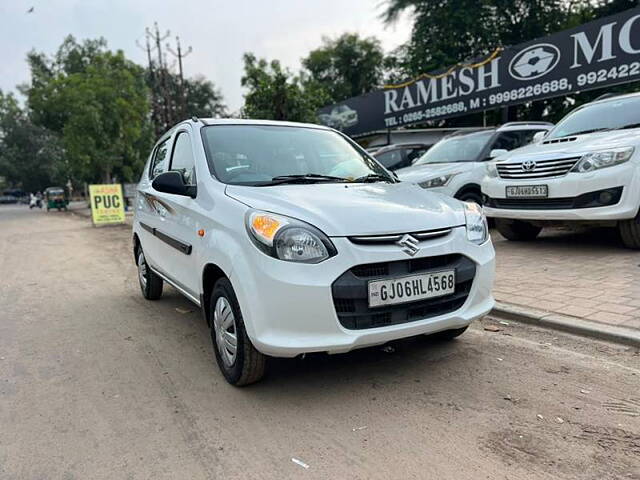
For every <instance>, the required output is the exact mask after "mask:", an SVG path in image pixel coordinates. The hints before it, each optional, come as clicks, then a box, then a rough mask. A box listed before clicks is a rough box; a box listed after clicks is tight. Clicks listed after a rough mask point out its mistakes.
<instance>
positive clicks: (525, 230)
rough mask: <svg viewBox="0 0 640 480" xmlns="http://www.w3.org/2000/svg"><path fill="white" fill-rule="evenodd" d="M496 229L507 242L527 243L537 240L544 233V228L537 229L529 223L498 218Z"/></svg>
mask: <svg viewBox="0 0 640 480" xmlns="http://www.w3.org/2000/svg"><path fill="white" fill-rule="evenodd" d="M495 221H496V228H497V229H498V232H500V235H502V236H503V237H504V238H506V239H507V240H511V241H514V242H525V241H528V240H535V238H536V237H537V236H538V234H540V232H541V231H542V227H537V226H535V225H533V224H532V223H529V222H523V221H522V220H508V219H505V218H496V219H495Z"/></svg>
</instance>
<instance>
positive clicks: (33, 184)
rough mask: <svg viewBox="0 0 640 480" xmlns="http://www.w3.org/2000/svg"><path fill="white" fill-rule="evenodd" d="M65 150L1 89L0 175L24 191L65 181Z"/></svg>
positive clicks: (13, 98)
mask: <svg viewBox="0 0 640 480" xmlns="http://www.w3.org/2000/svg"><path fill="white" fill-rule="evenodd" d="M62 159H63V150H62V146H61V144H60V142H59V141H58V138H57V137H56V136H55V135H54V134H53V133H52V132H51V131H49V130H47V129H46V128H43V127H41V126H38V125H34V124H33V122H32V121H31V119H30V118H29V116H28V115H27V112H25V111H24V110H23V109H21V108H20V106H19V105H18V102H17V101H16V99H15V97H13V95H4V94H3V93H2V92H1V91H0V176H2V177H5V179H6V181H7V182H8V184H9V185H11V186H14V187H20V188H22V189H24V190H25V191H29V192H35V191H38V190H40V191H41V190H44V189H45V188H46V187H50V186H52V185H54V184H57V185H63V184H64V183H65V178H66V177H65V172H64V162H63V160H62Z"/></svg>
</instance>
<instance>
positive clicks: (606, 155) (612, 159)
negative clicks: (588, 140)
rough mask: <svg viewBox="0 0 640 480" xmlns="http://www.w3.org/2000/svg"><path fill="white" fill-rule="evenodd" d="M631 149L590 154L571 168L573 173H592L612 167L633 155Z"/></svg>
mask: <svg viewBox="0 0 640 480" xmlns="http://www.w3.org/2000/svg"><path fill="white" fill-rule="evenodd" d="M633 150H634V148H633V147H623V148H615V149H613V150H605V151H602V152H591V153H587V154H586V155H583V156H582V158H581V159H580V161H579V162H578V163H577V164H576V165H575V166H574V167H573V168H572V171H573V172H579V173H584V172H592V171H594V170H598V169H600V168H606V167H613V166H614V165H619V164H620V163H624V162H626V161H627V160H629V159H630V158H631V155H633Z"/></svg>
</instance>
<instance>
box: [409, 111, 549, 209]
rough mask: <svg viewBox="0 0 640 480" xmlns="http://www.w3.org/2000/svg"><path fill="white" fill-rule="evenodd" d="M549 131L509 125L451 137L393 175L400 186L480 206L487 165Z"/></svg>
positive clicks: (535, 125) (535, 124)
mask: <svg viewBox="0 0 640 480" xmlns="http://www.w3.org/2000/svg"><path fill="white" fill-rule="evenodd" d="M552 127H553V125H552V124H551V123H547V122H510V123H506V124H504V125H503V126H501V127H500V128H490V129H483V130H477V131H474V132H460V133H454V134H453V135H450V136H448V137H446V138H443V139H442V140H440V141H439V142H438V143H436V144H435V145H434V146H433V147H431V149H430V150H429V151H428V152H427V153H425V154H424V155H423V156H422V157H420V158H419V159H418V160H416V162H415V163H414V164H413V165H412V166H411V167H408V168H403V169H400V170H396V174H397V175H398V178H400V180H402V181H404V182H412V183H417V184H418V185H420V186H421V187H422V188H425V189H428V190H431V191H433V192H440V193H444V194H445V195H449V196H452V197H454V198H457V199H459V200H463V201H468V202H476V203H478V204H480V203H481V202H482V196H481V187H480V185H481V183H482V179H483V178H484V176H485V173H486V163H487V161H488V160H491V159H493V158H496V157H498V156H500V155H502V154H504V153H506V152H508V151H510V150H513V149H516V148H519V147H522V146H524V145H527V144H529V143H530V142H531V141H532V140H533V136H534V135H535V134H536V133H538V132H547V131H549V130H550V129H551V128H552Z"/></svg>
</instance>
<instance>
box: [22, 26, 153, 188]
mask: <svg viewBox="0 0 640 480" xmlns="http://www.w3.org/2000/svg"><path fill="white" fill-rule="evenodd" d="M28 61H29V65H30V67H31V71H32V79H33V80H32V83H31V86H30V87H28V88H25V89H24V91H25V93H26V95H27V99H28V105H29V107H30V109H31V112H32V118H33V121H34V123H36V124H38V125H41V126H43V127H46V128H48V129H50V130H51V131H52V132H53V133H55V134H57V135H58V136H59V137H60V139H61V143H62V145H63V147H64V150H65V155H64V157H65V163H66V170H67V171H68V174H69V176H70V177H72V178H74V179H75V180H78V181H86V182H96V181H105V182H108V181H111V180H112V179H113V178H114V177H116V178H117V179H119V180H122V181H132V180H134V179H135V178H136V177H137V175H138V174H139V172H140V170H141V169H142V165H143V164H144V161H145V159H146V156H147V155H148V151H149V147H150V144H151V124H150V119H149V101H148V97H149V92H148V89H147V86H146V85H145V81H144V70H143V69H142V68H141V67H139V66H138V65H135V64H134V63H133V62H131V61H130V60H127V59H126V58H125V56H124V54H123V53H122V52H121V51H118V52H111V51H108V50H107V49H106V43H105V42H104V41H103V40H97V41H91V40H89V41H85V42H84V43H82V44H78V43H77V42H76V41H75V39H73V37H68V38H67V39H66V40H65V41H64V43H63V44H62V46H61V47H60V49H59V50H58V52H57V54H56V55H55V56H54V58H53V59H52V60H48V59H47V58H46V57H45V56H44V55H42V54H38V53H34V52H32V53H31V54H29V58H28Z"/></svg>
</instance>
